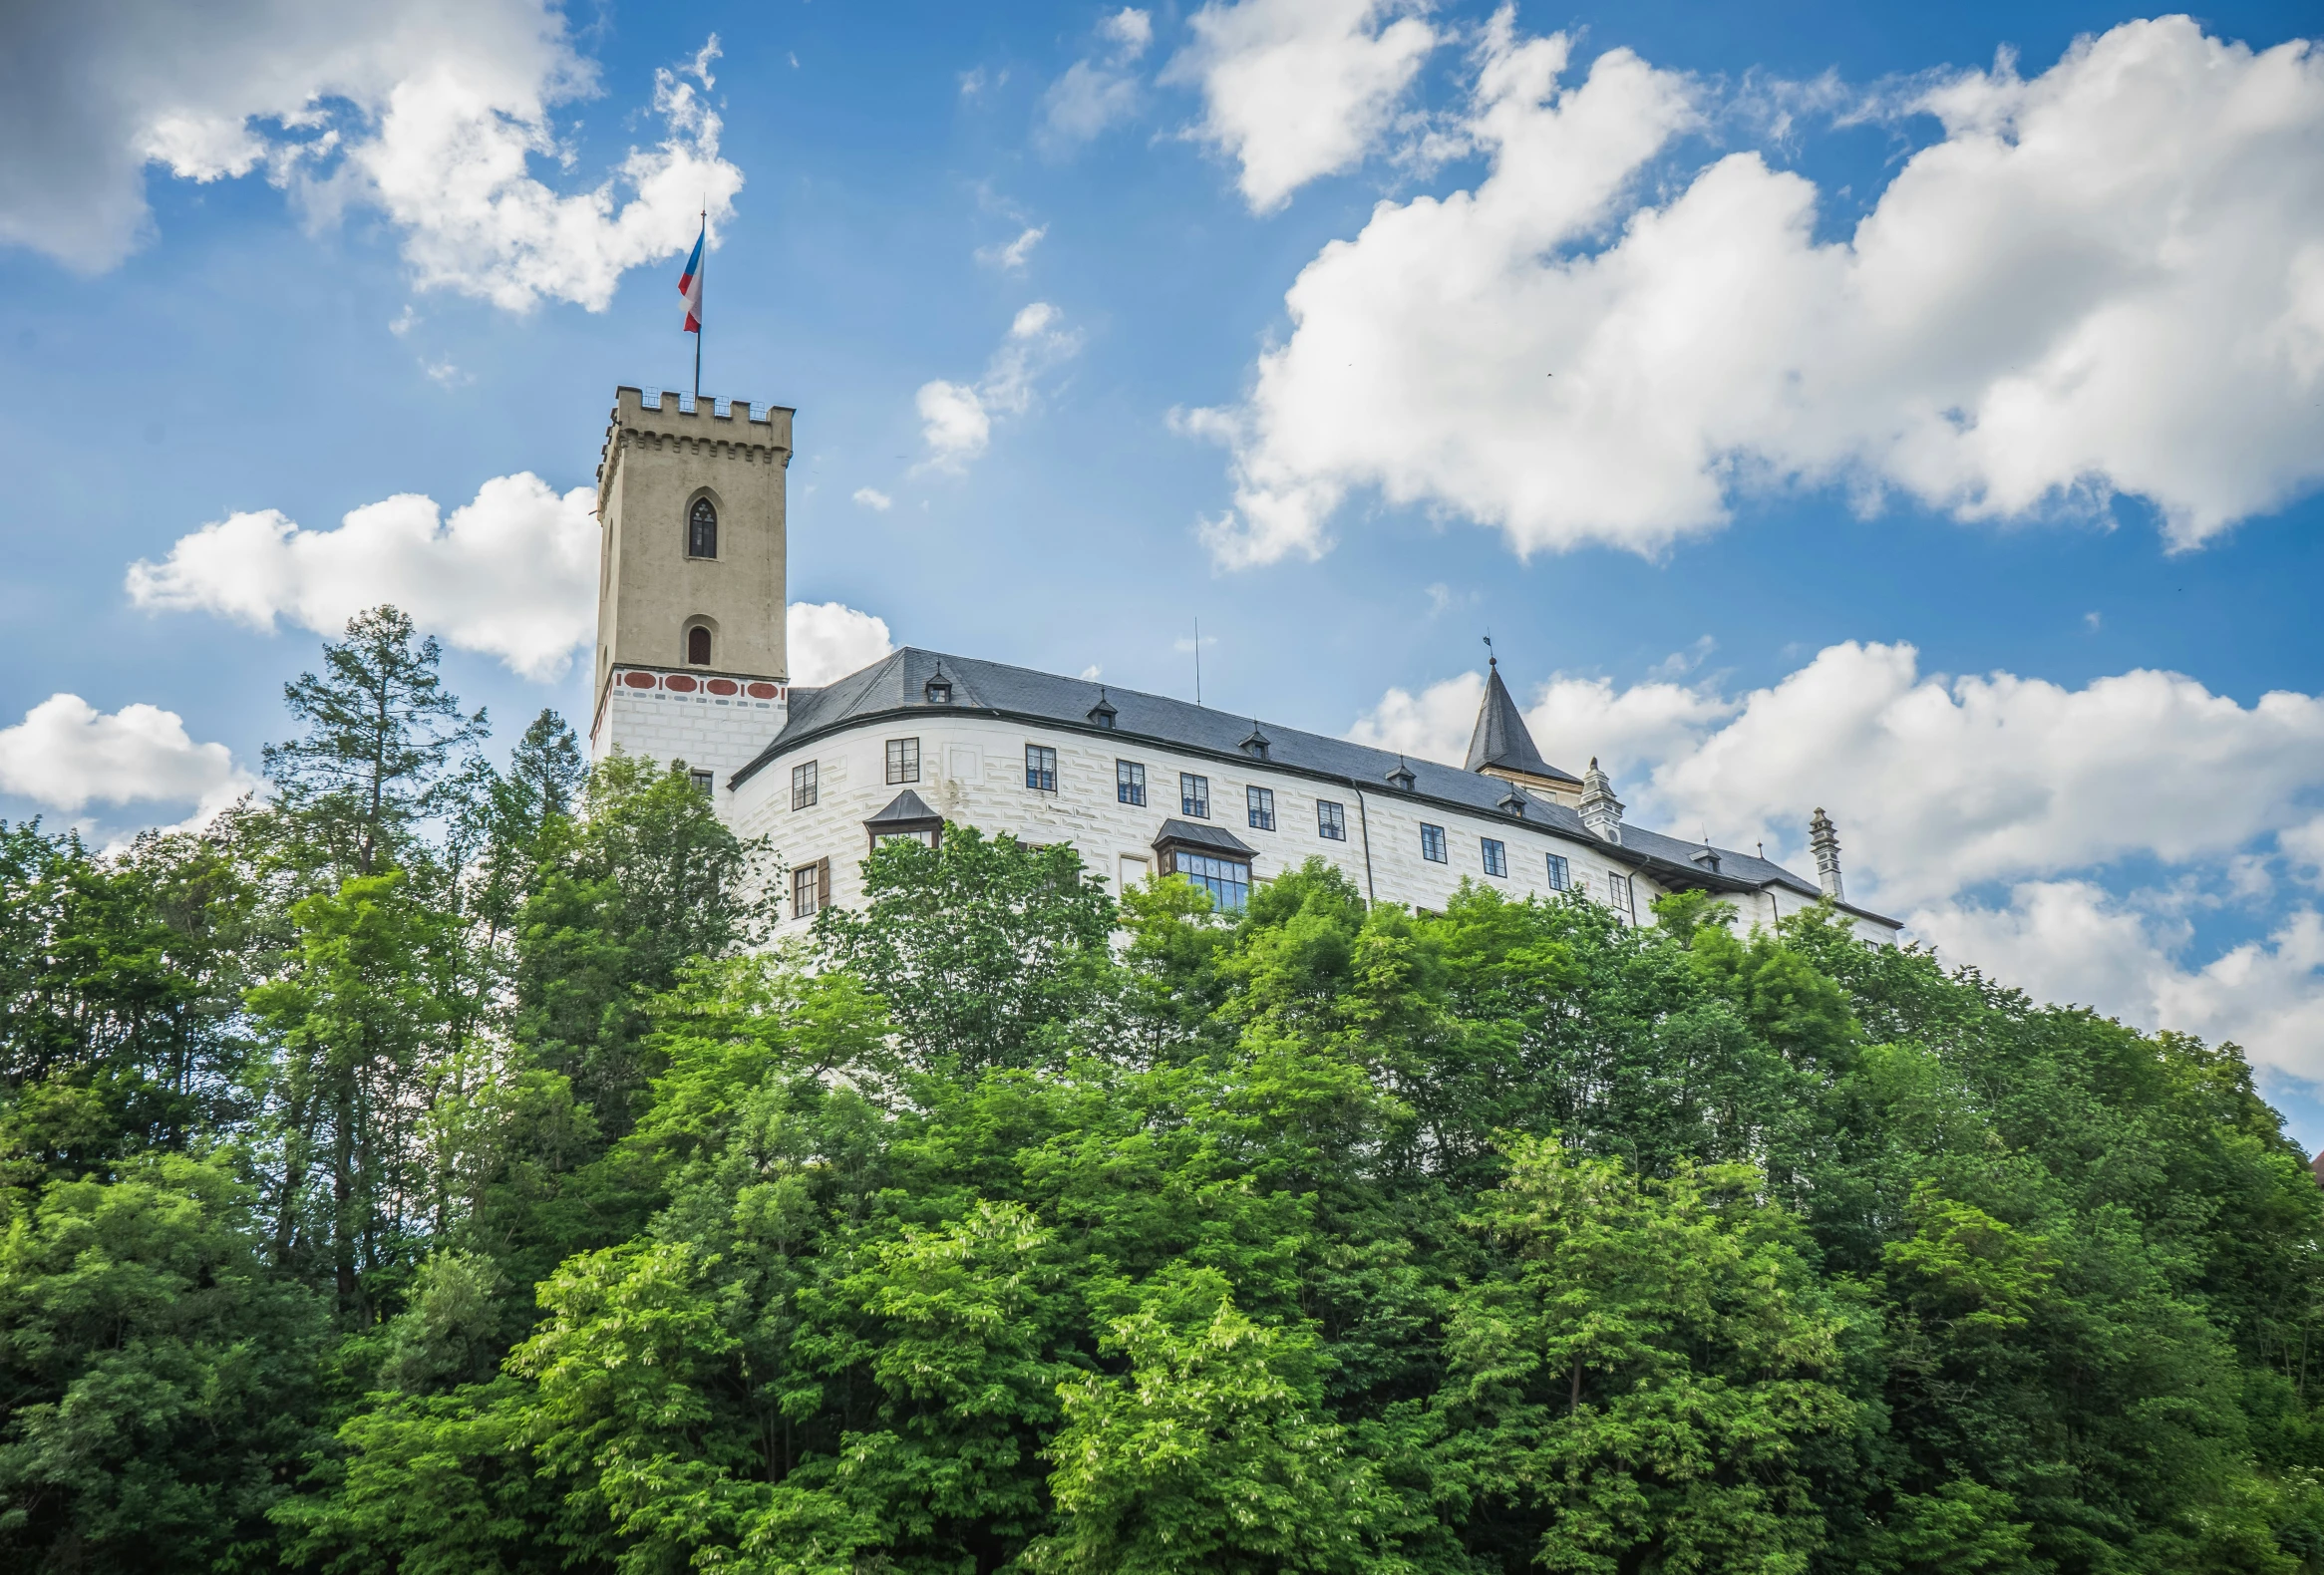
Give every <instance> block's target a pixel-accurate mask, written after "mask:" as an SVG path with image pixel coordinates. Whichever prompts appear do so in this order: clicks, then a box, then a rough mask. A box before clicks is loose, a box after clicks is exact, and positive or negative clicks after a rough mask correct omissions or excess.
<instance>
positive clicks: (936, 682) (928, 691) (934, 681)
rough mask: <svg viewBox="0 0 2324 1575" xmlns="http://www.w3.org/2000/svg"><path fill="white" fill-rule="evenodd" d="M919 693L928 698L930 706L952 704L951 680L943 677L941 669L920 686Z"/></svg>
mask: <svg viewBox="0 0 2324 1575" xmlns="http://www.w3.org/2000/svg"><path fill="white" fill-rule="evenodd" d="M920 693H922V694H923V695H925V696H927V697H928V704H929V705H931V706H949V705H950V704H952V680H950V679H949V678H946V677H945V676H944V670H943V669H942V668H938V669H937V670H936V672H935V674H934V675H933V676H932V677H930V678H929V680H928V682H927V683H926V684H925V685H923V686H921V690H920Z"/></svg>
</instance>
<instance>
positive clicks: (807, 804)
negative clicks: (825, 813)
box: [791, 761, 817, 809]
mask: <svg viewBox="0 0 2324 1575" xmlns="http://www.w3.org/2000/svg"><path fill="white" fill-rule="evenodd" d="M815 767H816V763H815V762H814V761H804V762H802V763H801V764H799V765H797V766H794V767H792V768H791V807H792V808H794V809H812V808H814V807H815V801H816V796H817V785H816V769H815Z"/></svg>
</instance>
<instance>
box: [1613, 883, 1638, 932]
mask: <svg viewBox="0 0 2324 1575" xmlns="http://www.w3.org/2000/svg"><path fill="white" fill-rule="evenodd" d="M1606 906H1607V907H1609V908H1612V909H1613V910H1614V914H1615V916H1616V917H1618V918H1619V919H1621V921H1622V922H1623V923H1624V924H1636V923H1637V922H1638V903H1637V897H1636V895H1635V894H1634V893H1633V892H1632V890H1631V887H1630V877H1629V876H1628V875H1608V876H1607V877H1606Z"/></svg>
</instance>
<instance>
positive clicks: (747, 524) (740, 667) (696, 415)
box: [593, 388, 793, 754]
mask: <svg viewBox="0 0 2324 1575" xmlns="http://www.w3.org/2000/svg"><path fill="white" fill-rule="evenodd" d="M792 414H793V413H792V412H791V411H789V410H786V409H784V408H782V407H780V406H776V407H769V408H766V410H765V414H763V415H756V416H755V415H753V414H752V411H751V407H750V406H749V405H748V404H747V403H745V402H743V401H740V400H738V401H735V402H733V404H732V405H730V406H729V407H728V414H726V415H720V414H718V412H717V408H716V402H714V401H712V400H709V399H701V400H697V401H695V402H694V408H693V409H692V410H686V409H683V408H682V407H681V402H680V400H679V399H678V397H677V396H676V395H674V394H669V393H664V394H662V395H661V396H660V398H659V399H658V401H656V403H654V404H648V403H647V402H646V399H645V396H644V394H643V392H642V391H640V390H638V389H634V388H622V389H619V390H617V391H616V392H615V395H614V405H613V412H612V418H611V421H610V424H609V425H608V427H607V429H606V434H605V448H604V452H603V455H602V456H601V458H600V460H599V463H598V467H597V519H598V524H599V529H600V532H601V556H600V558H599V565H598V580H597V647H596V652H595V663H594V669H595V680H596V682H595V686H594V688H595V692H594V695H593V700H594V710H595V712H596V713H597V716H598V718H599V721H600V725H601V727H602V725H603V724H604V723H605V722H607V721H610V720H612V719H614V718H615V717H616V716H617V715H619V714H620V709H621V708H615V707H612V706H610V705H609V704H608V701H609V696H610V695H611V693H612V692H613V691H614V690H615V689H616V686H615V684H614V678H615V674H616V671H617V670H619V669H628V668H636V669H647V670H652V671H656V672H662V671H669V672H680V673H685V672H692V673H695V674H697V675H698V676H703V677H708V676H711V675H720V676H724V677H729V678H740V679H744V680H758V681H762V682H767V683H774V684H781V683H783V682H784V681H785V679H786V677H787V669H788V664H787V661H786V657H785V652H784V637H783V618H784V593H785V586H784V559H785V541H784V528H785V527H784V475H785V472H786V470H787V469H788V467H789V466H790V464H791V452H792V450H791V420H792ZM704 494H707V495H708V496H709V497H710V499H711V501H712V502H713V503H714V504H715V505H716V507H717V509H718V556H717V557H716V558H715V559H705V558H694V557H689V556H688V555H687V550H686V547H687V533H686V531H687V517H688V513H689V511H690V510H691V508H692V507H693V503H694V499H695V498H696V497H698V496H701V495H704ZM695 624H701V625H704V626H706V627H708V628H709V629H710V631H711V639H712V644H711V660H710V662H709V663H708V664H707V666H705V667H695V666H692V665H691V664H689V663H688V661H687V650H686V636H687V630H688V629H689V628H690V627H692V626H693V625H695ZM657 692H658V686H657ZM593 742H594V743H595V744H596V746H597V749H598V753H600V754H602V753H604V752H605V751H607V750H609V749H611V748H614V747H616V746H619V747H622V748H630V749H632V753H637V754H659V753H662V752H661V751H659V750H646V749H635V748H632V746H630V745H628V744H627V743H625V742H624V741H623V740H621V739H620V738H619V737H612V738H597V739H594V740H593Z"/></svg>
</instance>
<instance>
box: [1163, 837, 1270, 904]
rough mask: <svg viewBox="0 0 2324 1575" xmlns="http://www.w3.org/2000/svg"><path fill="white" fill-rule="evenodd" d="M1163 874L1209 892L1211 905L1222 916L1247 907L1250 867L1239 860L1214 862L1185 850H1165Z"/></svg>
mask: <svg viewBox="0 0 2324 1575" xmlns="http://www.w3.org/2000/svg"><path fill="white" fill-rule="evenodd" d="M1162 873H1163V874H1165V875H1183V876H1184V877H1185V878H1186V879H1187V880H1189V881H1191V882H1192V883H1193V884H1195V885H1197V886H1200V887H1201V888H1202V889H1203V890H1204V891H1207V892H1209V893H1210V901H1211V905H1212V906H1214V907H1215V908H1217V909H1218V911H1219V912H1221V913H1240V912H1242V910H1243V909H1245V908H1247V907H1249V906H1250V900H1251V867H1250V865H1248V864H1246V863H1244V862H1243V861H1242V860H1241V859H1239V858H1217V857H1213V856H1212V855H1211V854H1208V853H1196V852H1191V851H1189V850H1187V849H1185V848H1178V847H1170V848H1164V849H1163V850H1162Z"/></svg>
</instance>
